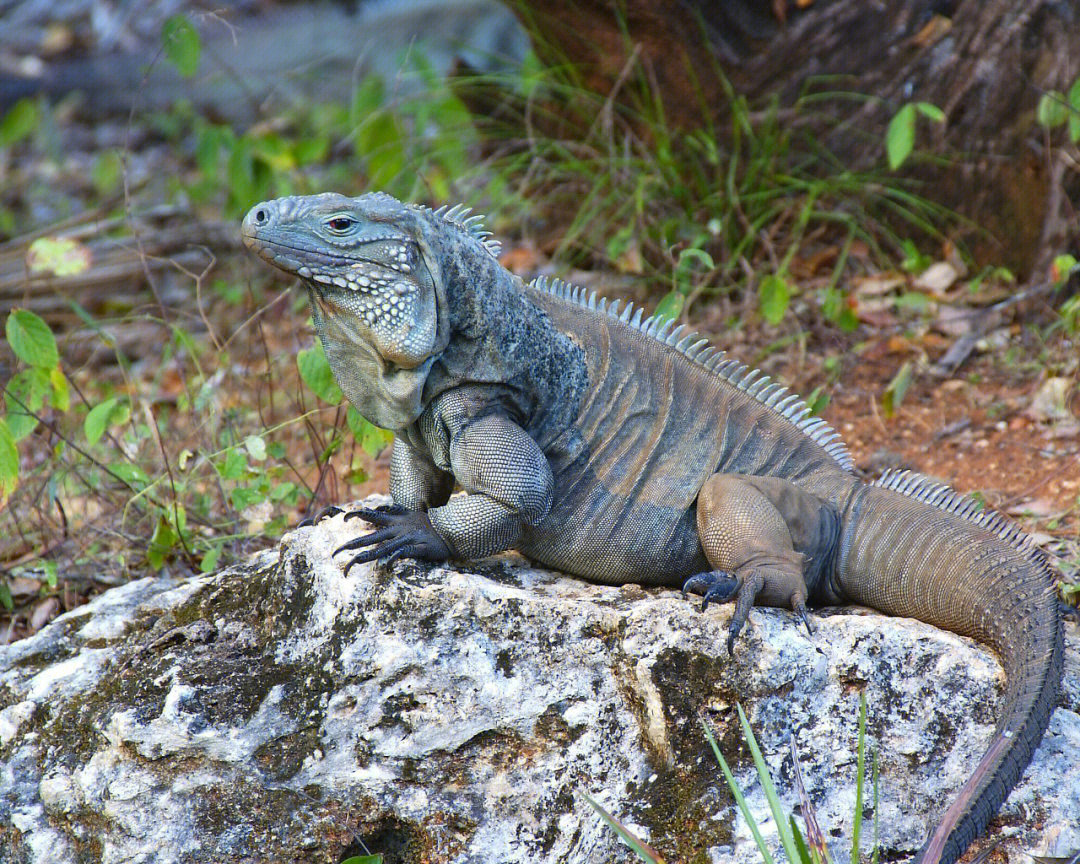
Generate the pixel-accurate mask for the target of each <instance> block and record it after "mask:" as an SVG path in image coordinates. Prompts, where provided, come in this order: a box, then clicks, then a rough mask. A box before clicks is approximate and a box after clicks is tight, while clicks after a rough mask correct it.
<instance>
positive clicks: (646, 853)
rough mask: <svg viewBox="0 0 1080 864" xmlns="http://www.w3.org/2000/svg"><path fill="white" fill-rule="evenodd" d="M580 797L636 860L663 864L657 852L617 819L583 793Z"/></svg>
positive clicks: (646, 863) (650, 863) (648, 863)
mask: <svg viewBox="0 0 1080 864" xmlns="http://www.w3.org/2000/svg"><path fill="white" fill-rule="evenodd" d="M582 796H583V797H584V798H585V800H586V801H588V802H589V804H590V806H591V807H592V808H593V810H595V811H596V812H597V813H599V814H600V818H601V819H603V820H604V821H605V822H606V823H607V824H608V826H609V827H610V828H611V829H612V830H613V831H614V832H615V833H616V834H618V835H619V839H621V840H622V841H623V843H625V844H626V845H627V846H629V847H630V848H631V849H632V850H633V851H634V854H635V855H637V856H638V858H640V859H641V860H642V861H644V862H645V864H665V861H664V859H663V858H662V857H660V853H659V852H657V851H656V850H655V849H653V848H652V847H651V846H649V845H648V844H647V843H645V842H644V841H642V840H639V839H638V838H637V837H635V836H634V835H633V834H631V833H630V830H629V829H628V828H627V827H626V826H625V825H623V824H622V823H621V822H620V821H619V820H618V819H616V818H615V817H614V816H612V815H611V814H610V813H608V812H607V810H605V809H604V808H603V807H601V806H600V805H599V804H598V803H597V802H596V801H594V800H593V799H592V798H591V797H590V796H588V795H585V793H582Z"/></svg>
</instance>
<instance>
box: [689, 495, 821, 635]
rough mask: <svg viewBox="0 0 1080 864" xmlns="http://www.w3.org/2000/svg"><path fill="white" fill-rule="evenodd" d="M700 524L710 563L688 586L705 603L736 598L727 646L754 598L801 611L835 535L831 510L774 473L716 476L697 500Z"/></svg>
mask: <svg viewBox="0 0 1080 864" xmlns="http://www.w3.org/2000/svg"><path fill="white" fill-rule="evenodd" d="M696 515H697V529H698V536H699V538H700V541H701V546H702V549H703V550H704V551H705V557H706V558H707V559H708V561H709V563H710V564H711V565H712V567H713V569H712V570H711V571H710V572H707V573H700V574H697V575H696V576H692V577H691V578H690V579H689V580H687V582H686V585H685V589H686V590H693V591H698V592H700V593H703V594H704V597H705V599H704V606H707V605H708V604H709V603H710V602H723V601H726V600H732V599H733V600H734V601H735V613H734V615H733V616H732V620H731V628H730V635H729V637H728V650H729V651H730V650H731V648H732V646H733V643H734V639H735V636H736V635H737V634H738V632H739V630H740V629H741V628H742V626H743V624H744V623H745V622H746V617H747V615H748V614H749V611H750V607H751V606H752V605H754V603H757V604H759V605H767V606H786V607H789V608H791V609H793V610H794V611H796V612H797V613H799V614H800V615H801V616H802V618H803V620H804V621H806V622H807V627H808V628H809V626H810V625H809V621H808V619H807V617H806V601H807V598H808V597H809V596H810V595H811V593H812V589H813V588H814V587H815V586H816V585H817V583H818V582H819V581H820V580H821V577H822V575H823V574H824V571H825V569H826V566H825V565H826V564H827V562H828V561H829V560H830V559H831V552H832V550H833V548H834V546H835V543H836V539H837V536H838V526H839V518H838V515H837V513H836V511H835V509H834V508H833V507H832V506H831V505H830V504H828V503H827V502H825V501H823V500H822V499H821V498H818V497H817V496H816V495H814V494H812V493H810V492H807V491H805V490H803V489H800V488H799V487H798V486H796V485H795V484H793V483H791V482H790V481H787V480H781V479H779V478H776V477H754V476H747V475H743V474H714V475H713V476H712V477H710V478H709V479H708V480H707V481H706V482H705V485H704V486H703V487H702V489H701V492H700V493H699V495H698V501H697V513H696Z"/></svg>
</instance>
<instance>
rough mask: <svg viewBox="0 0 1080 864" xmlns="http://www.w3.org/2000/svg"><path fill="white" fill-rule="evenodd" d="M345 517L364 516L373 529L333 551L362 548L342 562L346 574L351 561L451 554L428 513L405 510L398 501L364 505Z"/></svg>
mask: <svg viewBox="0 0 1080 864" xmlns="http://www.w3.org/2000/svg"><path fill="white" fill-rule="evenodd" d="M345 518H346V519H363V520H364V521H365V522H369V523H370V524H372V525H374V526H375V528H376V530H374V531H372V532H370V533H369V534H361V535H360V536H359V537H356V538H354V539H352V540H350V541H349V542H348V543H344V544H342V545H341V546H339V547H338V548H337V549H335V550H334V554H335V555H337V554H338V553H339V552H346V551H351V550H353V549H359V550H361V551H360V552H358V553H357V554H356V555H354V556H353V557H352V558H351V559H349V563H348V564H346V565H345V573H346V575H348V572H349V570H350V569H351V568H352V567H353V565H354V564H366V563H367V562H368V561H375V560H378V561H379V562H380V563H382V564H389V563H391V562H393V561H396V560H397V559H398V558H420V559H424V560H428V561H442V560H445V559H447V558H449V557H451V553H450V548H449V547H448V546H447V545H446V543H445V542H444V541H443V539H442V538H441V537H440V536H439V535H438V533H436V531H435V529H434V528H433V527H432V525H431V520H430V519H429V518H428V515H427V513H423V512H421V511H419V510H408V509H406V508H405V507H401V506H399V505H397V504H391V505H387V506H384V507H379V508H377V509H375V510H370V509H368V508H366V507H362V508H359V509H357V510H353V511H351V512H349V513H346V514H345Z"/></svg>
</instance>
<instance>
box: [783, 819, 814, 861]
mask: <svg viewBox="0 0 1080 864" xmlns="http://www.w3.org/2000/svg"><path fill="white" fill-rule="evenodd" d="M788 821H789V822H791V835H792V837H793V838H794V839H795V848H796V849H797V850H798V852H799V861H801V862H802V864H813V861H814V856H813V855H811V854H810V849H809V848H808V847H807V845H806V838H805V837H803V833H802V831H800V830H799V823H798V822H796V821H795V814H794V813H792V814H791V815H790V816H788Z"/></svg>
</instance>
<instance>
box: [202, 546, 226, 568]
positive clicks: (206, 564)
mask: <svg viewBox="0 0 1080 864" xmlns="http://www.w3.org/2000/svg"><path fill="white" fill-rule="evenodd" d="M224 548H225V544H224V543H216V544H214V545H213V546H211V547H210V548H209V549H208V550H207V551H206V554H205V555H203V557H202V560H201V561H199V572H201V573H212V572H213V571H214V570H217V566H218V561H219V560H220V559H221V551H222V549H224Z"/></svg>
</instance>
